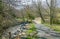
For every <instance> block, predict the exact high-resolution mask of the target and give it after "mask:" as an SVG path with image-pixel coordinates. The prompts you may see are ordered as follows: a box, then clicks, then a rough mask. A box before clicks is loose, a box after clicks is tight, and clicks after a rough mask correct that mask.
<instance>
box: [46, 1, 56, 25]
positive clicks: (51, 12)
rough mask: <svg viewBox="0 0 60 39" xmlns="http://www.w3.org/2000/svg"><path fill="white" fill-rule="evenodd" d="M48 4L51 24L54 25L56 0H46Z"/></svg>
mask: <svg viewBox="0 0 60 39" xmlns="http://www.w3.org/2000/svg"><path fill="white" fill-rule="evenodd" d="M48 1H49V2H50V3H49V2H48ZM46 3H47V5H48V7H49V9H50V24H51V25H52V24H53V19H54V17H55V7H56V0H46Z"/></svg>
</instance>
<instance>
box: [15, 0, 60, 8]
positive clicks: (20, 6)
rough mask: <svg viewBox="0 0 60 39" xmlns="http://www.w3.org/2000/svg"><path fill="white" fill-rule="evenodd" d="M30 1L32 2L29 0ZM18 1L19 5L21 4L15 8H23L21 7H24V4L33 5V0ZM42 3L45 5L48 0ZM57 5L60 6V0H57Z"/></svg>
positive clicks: (43, 0)
mask: <svg viewBox="0 0 60 39" xmlns="http://www.w3.org/2000/svg"><path fill="white" fill-rule="evenodd" d="M29 1H30V2H29ZM33 1H35V2H37V0H33ZM16 3H17V5H19V6H16V7H15V8H16V9H21V8H23V6H22V5H27V4H28V5H31V4H32V0H21V3H20V2H16ZM42 3H43V5H44V6H45V5H46V0H42ZM57 6H58V7H60V0H58V2H57Z"/></svg>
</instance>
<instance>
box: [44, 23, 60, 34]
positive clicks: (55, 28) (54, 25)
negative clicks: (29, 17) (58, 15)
mask: <svg viewBox="0 0 60 39" xmlns="http://www.w3.org/2000/svg"><path fill="white" fill-rule="evenodd" d="M44 25H45V26H47V27H50V28H51V29H53V30H54V31H56V32H58V33H60V25H57V24H53V25H50V24H44Z"/></svg>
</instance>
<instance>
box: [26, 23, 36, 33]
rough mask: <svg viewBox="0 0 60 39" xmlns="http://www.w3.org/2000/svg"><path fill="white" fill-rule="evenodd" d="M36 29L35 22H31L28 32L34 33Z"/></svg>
mask: <svg viewBox="0 0 60 39" xmlns="http://www.w3.org/2000/svg"><path fill="white" fill-rule="evenodd" d="M35 30H36V29H35V25H34V23H31V24H30V29H29V30H28V31H27V33H29V34H30V33H33V32H34V31H35Z"/></svg>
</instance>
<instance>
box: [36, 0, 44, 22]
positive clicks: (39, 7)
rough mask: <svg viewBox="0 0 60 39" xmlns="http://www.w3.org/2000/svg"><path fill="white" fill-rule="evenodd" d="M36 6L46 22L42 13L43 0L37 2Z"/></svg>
mask: <svg viewBox="0 0 60 39" xmlns="http://www.w3.org/2000/svg"><path fill="white" fill-rule="evenodd" d="M36 7H37V13H38V14H39V16H40V17H41V19H42V21H43V22H45V20H44V17H43V14H42V0H40V1H39V2H37V5H36Z"/></svg>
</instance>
